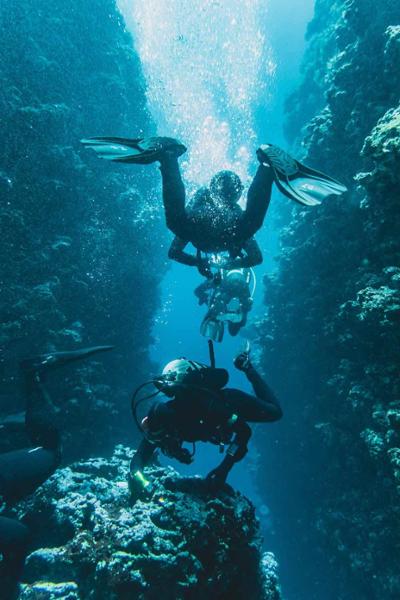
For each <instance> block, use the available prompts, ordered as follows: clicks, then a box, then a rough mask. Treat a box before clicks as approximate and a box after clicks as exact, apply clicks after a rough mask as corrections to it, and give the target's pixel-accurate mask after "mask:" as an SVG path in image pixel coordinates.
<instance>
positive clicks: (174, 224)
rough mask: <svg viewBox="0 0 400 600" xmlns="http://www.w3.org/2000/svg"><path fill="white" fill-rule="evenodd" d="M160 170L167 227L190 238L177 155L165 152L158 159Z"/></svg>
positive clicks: (185, 237)
mask: <svg viewBox="0 0 400 600" xmlns="http://www.w3.org/2000/svg"><path fill="white" fill-rule="evenodd" d="M160 171H161V176H162V189H163V202H164V211H165V219H166V223H167V227H168V229H169V230H170V231H172V233H174V234H175V235H176V236H178V237H179V238H182V239H185V240H187V239H190V235H189V232H188V222H187V216H186V211H185V186H184V184H183V181H182V176H181V173H180V170H179V164H178V159H177V157H176V156H174V155H173V154H170V153H168V152H166V153H165V154H164V156H162V158H161V160H160Z"/></svg>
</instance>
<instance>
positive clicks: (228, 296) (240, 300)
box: [194, 269, 255, 342]
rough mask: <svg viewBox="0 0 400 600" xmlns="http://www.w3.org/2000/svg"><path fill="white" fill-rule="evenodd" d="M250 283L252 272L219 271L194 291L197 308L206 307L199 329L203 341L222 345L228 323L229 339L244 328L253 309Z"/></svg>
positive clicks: (247, 270)
mask: <svg viewBox="0 0 400 600" xmlns="http://www.w3.org/2000/svg"><path fill="white" fill-rule="evenodd" d="M252 279H253V282H255V275H254V273H253V272H252V270H251V269H231V270H229V271H227V270H225V269H220V270H219V271H218V272H217V273H216V274H215V275H214V276H213V278H212V279H206V280H205V281H204V282H203V283H201V284H200V285H199V286H198V287H197V288H196V289H195V291H194V293H195V295H196V296H197V298H198V301H199V304H200V306H201V305H202V304H207V306H208V311H207V314H206V315H205V317H204V319H203V321H202V323H201V325H200V333H201V334H202V335H203V336H204V337H206V338H208V339H211V340H213V341H214V342H221V341H222V339H223V337H224V329H225V326H224V323H227V325H228V331H229V333H230V335H232V336H235V335H237V334H238V333H239V331H240V330H241V328H242V327H244V326H245V325H246V323H247V316H248V313H249V311H250V310H251V307H252V306H253V292H254V289H253V291H252V290H251V289H250V284H251V280H252ZM253 288H254V285H253Z"/></svg>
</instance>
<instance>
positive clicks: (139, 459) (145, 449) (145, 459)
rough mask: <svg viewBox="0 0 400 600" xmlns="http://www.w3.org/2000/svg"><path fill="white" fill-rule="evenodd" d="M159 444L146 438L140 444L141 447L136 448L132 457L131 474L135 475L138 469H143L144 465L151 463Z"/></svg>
mask: <svg viewBox="0 0 400 600" xmlns="http://www.w3.org/2000/svg"><path fill="white" fill-rule="evenodd" d="M156 449H157V446H156V445H155V444H152V443H151V442H149V440H147V439H146V438H143V440H142V441H141V442H140V444H139V448H138V449H137V450H136V452H135V454H134V455H133V457H132V460H131V463H130V466H129V472H130V475H131V476H132V475H134V474H135V473H136V472H137V471H142V469H144V467H147V465H148V464H149V463H150V461H151V459H152V458H153V456H154V452H155V451H156Z"/></svg>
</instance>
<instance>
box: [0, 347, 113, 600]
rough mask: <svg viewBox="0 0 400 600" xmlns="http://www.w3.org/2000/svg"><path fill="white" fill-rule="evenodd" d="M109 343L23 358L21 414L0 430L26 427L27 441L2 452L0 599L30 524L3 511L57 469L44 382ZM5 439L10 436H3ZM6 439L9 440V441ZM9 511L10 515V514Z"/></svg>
mask: <svg viewBox="0 0 400 600" xmlns="http://www.w3.org/2000/svg"><path fill="white" fill-rule="evenodd" d="M112 348H113V346H95V347H92V348H84V349H80V350H74V351H67V352H52V353H48V354H43V355H39V356H36V357H33V358H29V359H26V360H23V361H21V363H20V367H21V370H22V373H23V379H24V391H25V395H26V411H25V419H24V421H23V420H21V418H20V416H19V415H17V418H16V419H13V418H5V419H4V420H3V421H2V422H0V435H1V437H3V438H11V437H13V436H14V434H15V433H17V432H18V433H19V435H21V433H22V432H21V428H23V429H24V431H25V433H26V434H27V435H28V438H29V440H30V446H29V447H25V448H22V449H19V450H12V451H10V452H3V453H2V454H0V498H1V500H2V503H3V505H4V506H5V510H4V509H3V511H2V514H1V516H0V554H1V555H2V559H1V561H0V582H1V588H0V589H1V593H2V596H1V597H2V598H4V599H5V600H9V599H11V598H15V597H16V594H17V593H18V589H17V587H18V580H19V578H20V575H21V572H22V568H23V565H24V561H25V557H26V554H27V553H28V552H29V548H30V542H31V540H30V534H29V529H28V527H26V526H25V525H24V524H23V523H21V522H19V521H17V520H16V519H14V518H12V513H7V510H8V509H10V508H12V506H13V504H15V503H16V502H18V501H19V500H22V499H23V498H25V497H26V496H28V495H29V494H31V493H33V492H34V491H35V490H36V489H37V488H38V487H39V486H40V485H41V484H42V483H44V482H45V481H46V480H47V479H48V478H49V477H50V476H51V475H52V474H53V473H54V472H55V470H56V469H57V467H58V466H59V464H60V461H61V436H60V432H59V431H58V429H57V427H56V426H55V424H54V420H55V412H56V408H55V404H54V403H53V401H52V399H51V398H50V395H49V393H48V390H47V389H46V387H45V378H46V376H47V374H48V372H49V371H50V370H52V369H55V368H58V367H61V366H63V365H66V364H69V363H70V362H74V361H77V360H81V359H83V358H88V357H89V356H92V355H93V354H97V353H98V352H104V351H106V350H111V349H112ZM7 442H8V440H7ZM8 443H9V442H8ZM10 514H11V518H10V516H7V515H10Z"/></svg>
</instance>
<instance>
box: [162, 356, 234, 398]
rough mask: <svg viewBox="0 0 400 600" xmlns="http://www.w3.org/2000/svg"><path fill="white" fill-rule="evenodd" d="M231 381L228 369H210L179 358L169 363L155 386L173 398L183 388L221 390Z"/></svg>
mask: <svg viewBox="0 0 400 600" xmlns="http://www.w3.org/2000/svg"><path fill="white" fill-rule="evenodd" d="M228 379H229V374H228V371H226V369H218V368H216V367H209V366H208V365H204V364H202V363H199V362H196V361H194V360H188V359H187V358H178V359H176V360H172V361H171V362H169V363H168V364H167V365H166V366H165V367H164V369H163V371H162V374H161V376H160V377H159V378H157V379H155V380H154V385H155V386H156V387H157V388H158V389H159V390H161V391H162V392H163V393H164V394H166V395H167V396H173V395H174V394H175V393H176V391H177V389H179V387H181V386H188V387H190V386H193V387H197V388H207V389H211V390H219V389H221V388H223V387H224V386H225V385H226V384H227V383H228Z"/></svg>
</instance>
